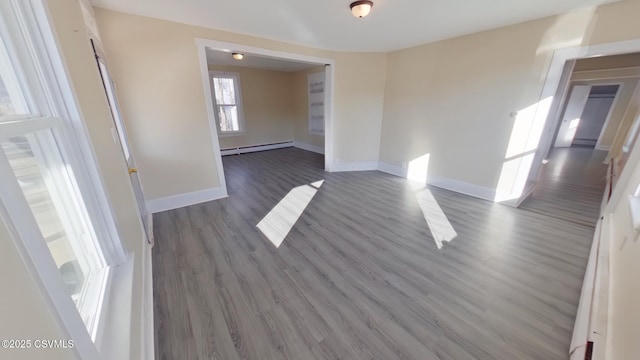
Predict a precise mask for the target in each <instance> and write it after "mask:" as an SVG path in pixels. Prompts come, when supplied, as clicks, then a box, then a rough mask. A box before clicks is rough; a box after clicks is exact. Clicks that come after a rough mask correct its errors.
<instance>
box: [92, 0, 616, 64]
mask: <svg viewBox="0 0 640 360" xmlns="http://www.w3.org/2000/svg"><path fill="white" fill-rule="evenodd" d="M373 1H374V6H373V9H372V11H371V14H370V15H369V16H368V17H366V18H364V19H357V18H355V17H353V16H352V15H351V12H350V10H349V4H350V3H351V0H318V1H311V0H91V2H92V3H93V4H94V5H95V6H97V7H101V8H105V9H110V10H115V11H121V12H126V13H131V14H137V15H142V16H149V17H153V18H159V19H165V20H171V21H176V22H181V23H186V24H191V25H197V26H203V27H208V28H213V29H220V30H226V31H231V32H236V33H241V34H247V35H253V36H257V37H262V38H268V39H275V40H281V41H285V42H289V43H294V44H300V45H306V46H310V47H316V48H322V49H331V50H336V51H355V52H362V51H374V52H387V51H392V50H398V49H402V48H406V47H411V46H416V45H420V44H425V43H429V42H433V41H437V40H442V39H446V38H451V37H455V36H459V35H464V34H469V33H474V32H478V31H482V30H487V29H492V28H497V27H501V26H506V25H511V24H516V23H519V22H523V21H527V20H533V19H537V18H541V17H545V16H549V15H556V14H561V13H565V12H569V11H571V10H574V9H579V8H584V7H588V6H593V5H598V4H602V3H605V2H612V1H610V0H403V1H400V0H373Z"/></svg>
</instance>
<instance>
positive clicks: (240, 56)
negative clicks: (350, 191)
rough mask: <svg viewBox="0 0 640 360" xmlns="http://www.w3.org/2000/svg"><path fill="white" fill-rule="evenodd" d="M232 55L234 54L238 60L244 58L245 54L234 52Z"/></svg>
mask: <svg viewBox="0 0 640 360" xmlns="http://www.w3.org/2000/svg"><path fill="white" fill-rule="evenodd" d="M231 56H233V58H234V59H236V60H242V59H244V54H241V53H233V54H231Z"/></svg>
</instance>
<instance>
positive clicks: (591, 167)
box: [520, 147, 607, 227]
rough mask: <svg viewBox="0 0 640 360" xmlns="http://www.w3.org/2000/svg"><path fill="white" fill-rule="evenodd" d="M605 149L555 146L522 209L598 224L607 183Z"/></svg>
mask: <svg viewBox="0 0 640 360" xmlns="http://www.w3.org/2000/svg"><path fill="white" fill-rule="evenodd" d="M606 155H607V152H606V151H600V150H595V149H593V148H586V147H572V148H554V149H552V152H551V155H550V156H549V158H548V159H549V162H548V163H547V164H546V165H543V166H542V170H541V171H540V175H539V176H538V183H537V184H536V188H535V190H534V191H533V193H532V194H531V196H529V198H527V199H526V200H525V201H524V202H523V203H522V205H520V209H523V210H528V211H532V212H536V213H540V214H546V215H551V216H553V217H556V218H559V219H564V220H568V221H572V222H575V223H578V224H582V225H587V226H590V227H595V225H596V220H597V219H598V216H599V215H600V203H601V202H602V194H603V191H604V188H605V185H606V179H605V176H606V171H607V165H605V164H603V161H604V159H605V157H606Z"/></svg>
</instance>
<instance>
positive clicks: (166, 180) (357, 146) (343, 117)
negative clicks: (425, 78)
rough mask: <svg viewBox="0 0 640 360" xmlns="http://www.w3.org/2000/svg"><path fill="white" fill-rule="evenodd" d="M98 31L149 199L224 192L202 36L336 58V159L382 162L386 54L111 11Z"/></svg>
mask: <svg viewBox="0 0 640 360" xmlns="http://www.w3.org/2000/svg"><path fill="white" fill-rule="evenodd" d="M96 15H97V19H98V26H99V29H100V33H101V36H102V39H103V43H104V45H105V47H106V50H107V54H108V60H109V63H110V65H111V67H112V72H113V75H114V78H115V80H116V83H117V85H118V86H117V92H118V95H119V97H120V102H121V104H122V109H123V114H124V119H125V122H126V124H127V130H128V131H129V135H130V137H131V142H132V144H133V148H134V152H135V156H136V161H137V165H138V167H139V169H140V177H141V179H142V185H143V187H144V190H145V198H146V199H147V200H153V199H158V198H163V197H166V196H171V195H178V194H183V193H189V192H193V191H197V190H203V189H209V188H214V187H217V186H218V185H219V184H218V177H217V174H218V171H219V169H216V166H215V161H214V158H213V150H212V142H211V138H210V136H209V134H210V132H209V122H208V118H207V113H206V111H207V109H206V106H205V100H204V93H203V89H202V88H203V85H202V79H201V75H200V68H199V60H198V52H197V48H196V45H195V41H194V40H195V38H197V37H200V38H207V39H213V40H219V41H226V42H232V43H238V44H243V45H248V46H256V47H261V48H266V49H271V50H277V51H285V52H293V53H298V54H302V55H309V56H316V57H322V58H329V59H334V60H335V71H336V82H335V103H334V106H335V118H334V128H335V131H336V134H335V136H334V144H333V145H334V150H335V157H336V158H339V159H340V160H341V161H344V162H357V161H376V160H377V159H378V154H379V147H380V142H379V139H380V126H381V122H382V105H383V104H382V101H383V96H384V82H385V68H386V55H385V54H375V53H353V54H350V53H337V52H331V51H325V50H318V49H311V48H306V47H301V46H297V45H291V44H287V43H282V42H277V41H271V40H265V39H260V38H256V37H251V36H245V35H240V34H234V33H228V32H224V31H219V30H212V29H206V28H202V27H196V26H189V25H184V24H178V23H174V22H169V21H164V20H156V19H151V18H147V17H140V16H135V15H128V14H123V13H118V12H112V11H107V10H101V9H97V10H96Z"/></svg>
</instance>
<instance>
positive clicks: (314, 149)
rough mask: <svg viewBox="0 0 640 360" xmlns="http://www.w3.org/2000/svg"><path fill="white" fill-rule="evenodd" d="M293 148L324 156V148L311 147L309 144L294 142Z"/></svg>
mask: <svg viewBox="0 0 640 360" xmlns="http://www.w3.org/2000/svg"><path fill="white" fill-rule="evenodd" d="M293 146H294V147H297V148H299V149H302V150H307V151H312V152H314V153H318V154H322V155H324V147H323V146H316V145H311V144H307V143H303V142H299V141H294V142H293Z"/></svg>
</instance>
